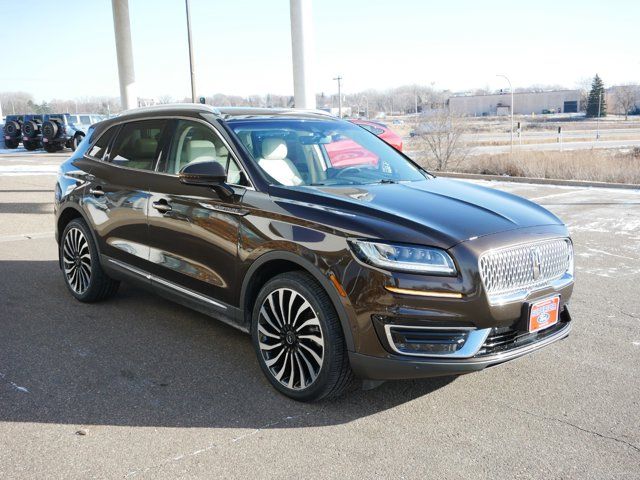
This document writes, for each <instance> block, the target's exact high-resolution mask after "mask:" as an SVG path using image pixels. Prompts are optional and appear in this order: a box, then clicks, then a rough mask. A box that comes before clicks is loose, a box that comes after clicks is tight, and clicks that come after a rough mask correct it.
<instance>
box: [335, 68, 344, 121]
mask: <svg viewBox="0 0 640 480" xmlns="http://www.w3.org/2000/svg"><path fill="white" fill-rule="evenodd" d="M334 80H336V81H337V82H338V117H340V118H342V84H341V82H342V77H341V76H340V75H338V76H337V77H336V78H334Z"/></svg>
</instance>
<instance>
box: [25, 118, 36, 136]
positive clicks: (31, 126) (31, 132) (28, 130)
mask: <svg viewBox="0 0 640 480" xmlns="http://www.w3.org/2000/svg"><path fill="white" fill-rule="evenodd" d="M37 131H38V124H37V123H36V122H34V121H33V120H29V121H28V122H24V124H23V125H22V133H23V134H24V135H26V136H27V137H29V138H33V137H34V136H35V134H36V132H37Z"/></svg>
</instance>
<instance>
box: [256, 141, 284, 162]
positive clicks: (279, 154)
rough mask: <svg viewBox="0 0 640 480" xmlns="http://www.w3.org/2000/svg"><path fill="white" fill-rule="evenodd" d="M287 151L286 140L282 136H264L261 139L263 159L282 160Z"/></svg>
mask: <svg viewBox="0 0 640 480" xmlns="http://www.w3.org/2000/svg"><path fill="white" fill-rule="evenodd" d="M287 153H289V152H288V151H287V142H285V141H284V140H283V139H282V138H265V139H264V140H263V141H262V158H264V159H265V160H284V159H285V158H287Z"/></svg>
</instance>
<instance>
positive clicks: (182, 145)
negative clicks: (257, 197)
mask: <svg viewBox="0 0 640 480" xmlns="http://www.w3.org/2000/svg"><path fill="white" fill-rule="evenodd" d="M211 161H213V162H218V163H220V164H221V165H222V166H223V167H224V168H225V171H226V172H227V182H228V183H230V184H233V185H245V186H246V185H248V181H247V179H246V177H245V175H244V173H243V172H242V170H241V169H240V168H239V166H238V163H237V162H236V161H235V159H234V158H233V156H232V155H231V153H230V152H229V150H228V149H227V147H226V146H225V144H224V142H223V141H222V139H221V138H220V137H219V136H218V135H217V134H216V133H215V132H214V131H213V130H212V129H211V128H210V127H207V126H206V125H203V124H201V123H199V122H192V121H189V120H178V122H177V126H176V129H175V132H174V134H173V140H172V142H171V149H170V150H169V155H168V156H167V158H166V159H163V161H162V163H161V164H160V166H159V168H158V170H159V171H160V172H164V173H170V174H173V175H177V174H178V173H180V171H181V170H182V169H183V168H184V167H185V166H187V165H189V164H191V163H199V162H211Z"/></svg>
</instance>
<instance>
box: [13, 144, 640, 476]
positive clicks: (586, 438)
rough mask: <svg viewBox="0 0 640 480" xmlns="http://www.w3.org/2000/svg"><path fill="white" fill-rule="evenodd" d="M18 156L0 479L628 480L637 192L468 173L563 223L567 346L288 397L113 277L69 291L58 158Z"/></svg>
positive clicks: (638, 348)
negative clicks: (571, 262) (488, 364)
mask: <svg viewBox="0 0 640 480" xmlns="http://www.w3.org/2000/svg"><path fill="white" fill-rule="evenodd" d="M22 156H23V157H24V158H23V159H20V158H18V159H16V155H13V157H11V158H9V157H10V156H8V155H4V154H3V155H0V299H1V300H0V478H3V479H4V478H6V479H23V478H25V479H27V478H28V479H31V478H38V479H44V478H73V479H76V478H78V479H87V478H149V479H164V478H167V479H169V478H223V477H224V478H358V479H360V478H411V479H413V478H438V479H441V478H455V479H496V478H500V479H502V478H505V479H511V478H544V479H560V478H562V479H614V478H616V479H634V478H640V304H639V299H640V282H639V280H640V191H625V190H609V189H596V188H593V189H590V188H575V187H559V186H549V185H527V184H512V183H506V182H486V185H488V186H489V187H491V188H497V189H501V190H506V191H510V192H513V193H516V194H519V195H523V196H525V197H527V198H530V199H533V200H534V201H536V202H538V203H540V204H542V205H544V206H545V207H546V208H549V209H551V210H552V211H553V212H555V213H556V214H557V215H559V216H560V217H561V218H562V219H563V220H564V221H565V222H567V224H568V225H569V228H570V230H571V232H572V236H573V239H574V242H575V250H576V269H577V284H576V288H575V293H574V296H573V298H572V301H571V305H570V307H571V313H572V315H573V319H574V324H573V331H572V334H571V335H570V337H569V338H568V339H566V340H564V341H562V342H560V343H556V344H554V345H552V346H550V347H548V348H546V349H544V350H541V351H539V352H537V353H535V354H533V355H529V356H527V357H523V358H521V359H518V360H516V361H513V362H510V363H507V364H504V365H501V366H497V367H493V368H490V369H487V370H485V371H483V372H480V373H476V374H471V375H467V376H462V377H458V378H440V379H435V380H420V381H404V382H388V383H385V384H383V385H382V386H380V387H379V388H377V389H375V390H371V391H361V390H358V391H354V392H351V393H350V394H348V395H346V396H344V397H342V398H339V399H337V400H334V401H330V402H322V403H318V404H301V403H296V402H294V401H292V400H289V399H287V398H285V397H283V396H281V395H279V394H278V393H276V392H275V391H274V390H273V389H272V388H271V387H270V386H269V384H268V383H267V381H266V380H265V379H264V378H263V376H262V373H261V371H260V368H259V367H258V364H257V362H256V360H255V358H254V353H253V351H252V348H251V345H250V342H249V338H248V337H247V336H245V335H244V334H242V333H240V332H238V331H236V330H233V329H232V328H230V327H227V326H225V325H223V324H221V323H219V322H216V321H215V320H213V319H210V318H208V317H205V316H203V315H201V314H199V313H196V312H194V311H191V310H189V309H187V308H185V307H181V306H179V305H176V304H173V303H170V302H168V301H166V300H164V299H162V298H160V297H158V296H155V295H153V294H150V293H147V292H145V291H142V290H139V289H137V288H134V287H131V286H127V285H123V287H122V288H121V290H120V292H119V294H118V295H117V297H116V298H114V299H112V300H110V301H108V302H104V303H99V304H92V305H85V304H81V303H79V302H77V301H74V300H73V299H72V298H71V296H70V295H69V294H68V293H67V291H66V289H65V287H64V285H63V280H62V276H61V273H60V270H59V269H58V266H57V262H56V258H57V256H56V244H55V241H54V239H53V215H52V207H51V200H52V198H53V188H54V181H55V177H54V175H53V172H54V171H55V168H56V164H57V163H59V162H60V161H61V159H62V158H63V156H64V155H59V156H57V157H55V158H54V157H52V156H48V155H46V154H42V155H32V154H29V155H22ZM18 157H20V155H18ZM3 167H7V168H3ZM9 167H10V168H9Z"/></svg>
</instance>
